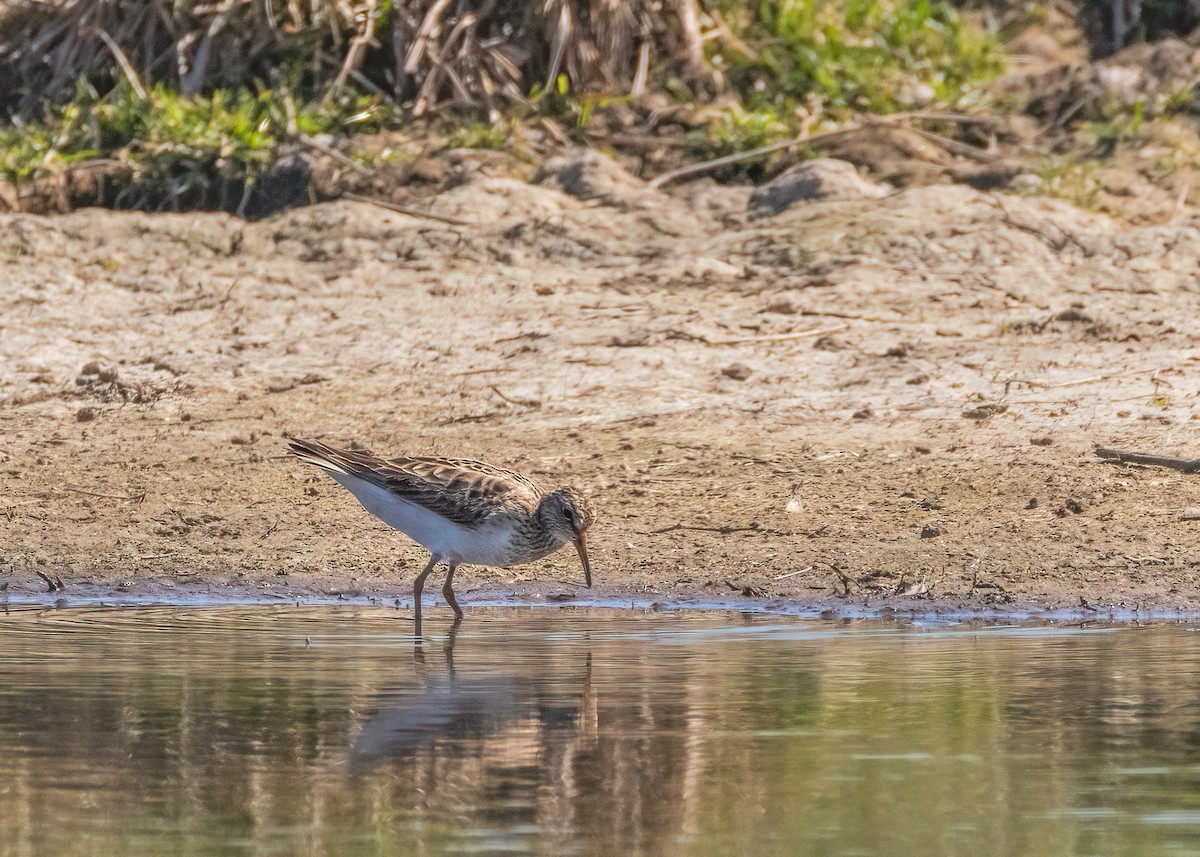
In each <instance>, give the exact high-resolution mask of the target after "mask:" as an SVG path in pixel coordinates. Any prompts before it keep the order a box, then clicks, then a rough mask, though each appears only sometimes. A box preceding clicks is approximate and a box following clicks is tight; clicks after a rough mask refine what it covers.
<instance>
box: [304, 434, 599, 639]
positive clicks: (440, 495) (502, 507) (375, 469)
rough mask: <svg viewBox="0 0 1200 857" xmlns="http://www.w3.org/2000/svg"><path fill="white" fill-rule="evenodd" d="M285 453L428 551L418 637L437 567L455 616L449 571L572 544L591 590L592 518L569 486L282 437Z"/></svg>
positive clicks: (420, 584)
mask: <svg viewBox="0 0 1200 857" xmlns="http://www.w3.org/2000/svg"><path fill="white" fill-rule="evenodd" d="M288 442H289V445H290V447H291V451H292V454H294V455H295V456H297V457H298V458H300V460H301V461H304V462H306V463H308V464H312V465H315V466H317V467H320V468H321V469H322V470H325V471H326V472H327V473H328V474H329V475H330V476H332V477H333V478H334V479H336V480H337V481H338V482H340V483H341V484H342V485H343V486H344V487H345V488H347V489H349V491H350V493H351V494H353V495H354V496H355V497H356V498H357V499H358V502H360V503H362V505H363V508H364V509H366V510H367V511H368V512H370V513H371V514H372V515H374V516H375V517H376V518H379V520H381V521H383V522H384V523H385V524H387V525H388V526H390V527H394V528H395V529H397V530H399V531H400V532H402V533H404V534H405V535H406V536H408V537H409V538H411V539H412V540H413V541H415V542H417V543H418V544H420V545H422V546H423V547H424V548H425V549H426V550H428V551H429V553H430V557H429V563H428V564H427V565H426V566H425V569H424V570H423V571H422V572H421V573H420V574H419V575H417V579H416V582H415V583H414V584H413V619H414V621H415V624H416V629H415V630H416V634H417V635H418V636H420V634H421V591H422V589H424V587H425V578H427V577H428V576H429V573H430V572H431V571H433V569H434V568H435V567H436V566H437V564H438V563H440V562H445V563H446V564H447V566H448V569H447V571H446V584H445V586H443V587H442V595H444V596H445V598H446V603H447V604H449V605H450V607H451V609H453V610H454V616H455V621H456V622H457V620H459V619H462V615H463V613H462V609H461V608H460V607H459V606H458V601H456V600H455V598H454V588H453V582H454V572H455V570H456V569H457V568H458V567H459V566H460V565H464V564H469V565H491V566H509V565H519V564H521V563H525V562H532V561H533V560H535V559H541V558H542V557H544V556H547V555H548V554H552V553H554V551H556V550H558V549H559V548H560V547H562V546H563V545H565V544H566V543H567V542H573V543H574V545H575V549H576V550H577V551H578V552H579V559H580V560H581V561H582V562H583V579H584V582H585V583H586V584H587V585H588V586H591V585H592V567H591V563H590V562H589V561H588V554H587V538H586V537H587V529H588V527H590V526H591V524H592V521H593V520H594V518H595V515H594V513H593V512H592V507H591V504H590V503H588V501H587V498H586V497H584V496H583V495H582V494H580V493H579V492H578V491H576V490H575V489H573V488H556V489H554V490H553V491H545V492H544V491H542V490H541V489H540V488H538V487H537V486H536V485H534V483H533V482H531V481H530V480H529V479H527V478H526V477H524V476H522V475H521V474H519V473H513V472H512V471H511V470H502V469H501V468H499V467H493V466H492V465H490V464H484V463H483V462H482V461H467V460H463V459H457V458H393V459H383V458H378V457H377V456H374V455H366V454H364V453H361V452H352V451H350V450H346V449H337V448H335V447H332V446H328V445H326V444H323V443H321V442H319V441H315V440H300V439H299V438H289V439H288Z"/></svg>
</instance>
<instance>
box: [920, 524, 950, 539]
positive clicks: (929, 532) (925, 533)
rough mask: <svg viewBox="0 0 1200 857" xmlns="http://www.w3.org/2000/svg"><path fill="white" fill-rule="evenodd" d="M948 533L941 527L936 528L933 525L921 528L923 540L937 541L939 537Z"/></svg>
mask: <svg viewBox="0 0 1200 857" xmlns="http://www.w3.org/2000/svg"><path fill="white" fill-rule="evenodd" d="M945 533H946V531H945V530H943V529H942V528H941V527H935V526H934V525H933V524H926V525H925V526H923V527H921V538H923V539H936V538H937V537H938V536H941V535H945Z"/></svg>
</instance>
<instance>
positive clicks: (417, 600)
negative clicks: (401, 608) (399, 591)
mask: <svg viewBox="0 0 1200 857" xmlns="http://www.w3.org/2000/svg"><path fill="white" fill-rule="evenodd" d="M441 561H442V558H441V557H440V556H437V555H436V554H435V555H433V556H431V557H430V558H429V565H427V566H425V569H424V571H422V572H421V573H420V574H418V575H417V580H416V582H415V583H413V624H414V625H415V626H416V627H415V628H414V629H413V633H415V634H416V635H417V636H418V637H420V636H421V590H422V589H424V588H425V578H427V577H429V572H431V571H433V568H434V566H436V565H437V564H438V563H439V562H441Z"/></svg>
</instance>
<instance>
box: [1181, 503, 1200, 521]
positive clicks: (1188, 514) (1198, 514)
mask: <svg viewBox="0 0 1200 857" xmlns="http://www.w3.org/2000/svg"><path fill="white" fill-rule="evenodd" d="M1179 520H1181V521H1200V506H1192V507H1190V508H1187V509H1184V510H1183V511H1182V512H1180V513H1179Z"/></svg>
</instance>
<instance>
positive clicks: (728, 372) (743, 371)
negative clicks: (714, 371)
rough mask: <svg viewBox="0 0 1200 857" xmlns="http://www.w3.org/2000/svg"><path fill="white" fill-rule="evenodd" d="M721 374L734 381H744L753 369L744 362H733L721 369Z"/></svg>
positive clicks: (751, 373) (752, 372)
mask: <svg viewBox="0 0 1200 857" xmlns="http://www.w3.org/2000/svg"><path fill="white" fill-rule="evenodd" d="M721 374H722V375H724V376H725V377H726V378H732V379H733V380H735V381H745V380H746V379H747V378H749V377H750V376H751V375H753V374H754V370H753V369H751V368H750V367H749V366H747V365H746V364H745V363H733V364H730V365H729V366H726V367H725V368H724V369H722V370H721Z"/></svg>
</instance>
